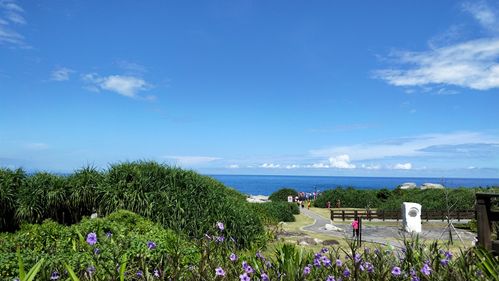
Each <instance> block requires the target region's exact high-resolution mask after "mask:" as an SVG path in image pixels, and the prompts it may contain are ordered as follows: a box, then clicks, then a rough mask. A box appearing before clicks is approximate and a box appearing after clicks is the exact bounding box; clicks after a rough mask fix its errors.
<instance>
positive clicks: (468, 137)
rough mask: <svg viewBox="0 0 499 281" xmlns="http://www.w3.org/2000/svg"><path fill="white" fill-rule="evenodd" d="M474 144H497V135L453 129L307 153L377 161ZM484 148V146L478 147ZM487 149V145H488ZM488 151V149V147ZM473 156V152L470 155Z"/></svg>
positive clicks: (425, 154) (415, 155) (498, 140)
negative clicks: (454, 130)
mask: <svg viewBox="0 0 499 281" xmlns="http://www.w3.org/2000/svg"><path fill="white" fill-rule="evenodd" d="M477 144H488V145H498V144H499V137H497V136H490V135H486V134H483V133H479V132H453V133H447V134H424V135H418V136H413V137H402V138H396V139H388V140H384V141H379V142H374V143H364V144H354V145H348V146H333V147H329V148H323V149H316V150H312V151H311V152H310V153H311V154H312V155H314V156H318V157H338V156H341V155H348V156H349V158H348V160H349V161H350V159H351V161H367V160H378V159H385V158H393V157H417V156H429V155H435V154H436V153H438V152H436V151H432V149H435V148H437V147H438V148H442V147H446V148H448V147H449V146H453V147H456V146H459V147H461V148H462V147H463V146H470V145H472V146H473V147H476V146H477ZM480 147H482V148H483V147H484V146H480ZM487 147H489V148H490V146H487ZM489 151H490V150H489ZM470 156H473V155H470Z"/></svg>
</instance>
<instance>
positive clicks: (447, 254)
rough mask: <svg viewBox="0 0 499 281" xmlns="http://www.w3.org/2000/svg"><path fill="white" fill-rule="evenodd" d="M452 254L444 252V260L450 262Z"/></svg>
mask: <svg viewBox="0 0 499 281" xmlns="http://www.w3.org/2000/svg"><path fill="white" fill-rule="evenodd" d="M452 256H453V255H452V253H451V252H450V251H447V252H445V258H447V259H448V260H451V259H452Z"/></svg>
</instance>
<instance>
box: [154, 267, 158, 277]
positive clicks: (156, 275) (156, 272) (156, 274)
mask: <svg viewBox="0 0 499 281" xmlns="http://www.w3.org/2000/svg"><path fill="white" fill-rule="evenodd" d="M153 275H154V277H157V278H159V270H157V269H155V270H154V271H153Z"/></svg>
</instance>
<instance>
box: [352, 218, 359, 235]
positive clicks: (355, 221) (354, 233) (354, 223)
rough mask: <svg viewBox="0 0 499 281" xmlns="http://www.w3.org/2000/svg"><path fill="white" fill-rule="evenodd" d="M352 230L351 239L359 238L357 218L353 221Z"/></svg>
mask: <svg viewBox="0 0 499 281" xmlns="http://www.w3.org/2000/svg"><path fill="white" fill-rule="evenodd" d="M352 230H353V235H352V237H359V219H358V218H357V217H355V218H354V219H353V222H352Z"/></svg>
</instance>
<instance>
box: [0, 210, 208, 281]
mask: <svg viewBox="0 0 499 281" xmlns="http://www.w3.org/2000/svg"><path fill="white" fill-rule="evenodd" d="M90 233H95V234H96V237H97V242H96V243H95V244H94V245H90V244H89V243H87V241H86V240H87V237H88V235H89V234H90ZM149 241H151V242H154V243H155V244H156V247H155V248H154V249H149V248H148V242H149ZM0 244H1V245H2V247H0V276H1V277H2V278H5V279H1V278H0V280H13V278H14V277H16V276H19V272H18V271H19V270H18V265H17V264H18V262H17V259H16V249H17V247H19V250H20V253H21V256H22V259H23V261H24V263H25V264H26V265H27V266H28V267H30V266H32V265H34V264H35V263H36V261H38V260H40V259H42V258H44V259H45V262H44V264H43V266H42V269H41V271H40V274H39V275H38V276H37V277H38V278H37V280H49V279H50V277H51V274H52V272H58V273H59V274H63V272H64V271H65V268H64V265H63V264H64V263H67V264H68V265H70V266H71V268H72V269H73V270H74V271H75V272H76V273H77V274H78V275H81V276H82V277H83V276H85V275H86V276H87V277H89V273H90V272H93V273H92V277H93V278H94V279H96V280H111V279H108V278H107V277H109V276H110V275H112V274H113V273H114V272H116V264H119V263H120V261H121V258H122V257H123V256H126V257H127V260H128V261H127V270H128V271H134V272H136V271H138V270H143V271H149V272H152V271H153V270H154V269H161V271H162V273H163V274H165V275H167V276H172V277H174V276H176V275H178V274H179V272H178V271H179V270H180V269H182V270H187V267H188V266H189V265H190V264H193V263H196V262H197V261H198V260H199V257H200V253H199V252H198V250H197V248H196V246H195V245H194V244H192V243H190V242H187V240H185V239H182V238H181V237H179V236H178V235H177V234H175V233H174V232H173V231H171V230H166V229H165V228H163V227H162V226H161V225H159V224H155V223H152V222H151V221H148V220H145V219H144V218H142V217H140V216H138V215H136V214H134V213H131V212H128V211H119V212H116V213H113V214H111V215H109V216H108V217H106V218H97V219H84V220H83V221H82V222H81V223H79V224H74V225H72V226H63V225H60V224H58V223H56V222H53V221H50V220H47V221H45V222H44V223H43V224H30V225H24V226H23V227H22V228H21V230H19V231H17V232H16V233H13V234H10V233H8V234H7V233H5V234H2V235H0Z"/></svg>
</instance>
